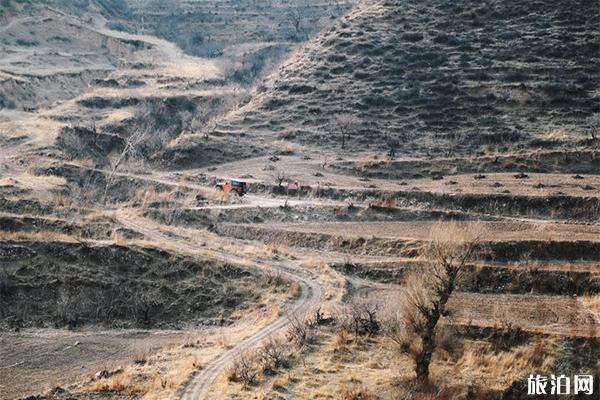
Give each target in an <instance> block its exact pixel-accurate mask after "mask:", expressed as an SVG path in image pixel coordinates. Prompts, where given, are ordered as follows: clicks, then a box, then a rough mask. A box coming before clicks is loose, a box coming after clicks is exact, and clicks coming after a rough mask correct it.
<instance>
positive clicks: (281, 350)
mask: <svg viewBox="0 0 600 400" xmlns="http://www.w3.org/2000/svg"><path fill="white" fill-rule="evenodd" d="M288 357H289V354H288V353H287V351H286V348H285V346H284V344H283V342H282V341H280V340H278V339H273V338H271V339H269V340H268V341H267V343H265V344H264V345H263V347H261V348H260V349H259V350H258V352H257V353H256V360H257V363H258V365H259V366H260V369H261V370H262V372H263V373H264V374H267V375H272V374H274V373H275V371H276V370H277V369H278V368H280V367H285V366H286V364H287V359H288Z"/></svg>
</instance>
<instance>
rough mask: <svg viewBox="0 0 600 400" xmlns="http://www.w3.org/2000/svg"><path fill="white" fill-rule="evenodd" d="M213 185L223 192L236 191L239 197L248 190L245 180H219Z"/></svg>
mask: <svg viewBox="0 0 600 400" xmlns="http://www.w3.org/2000/svg"><path fill="white" fill-rule="evenodd" d="M215 187H216V188H217V189H220V190H223V191H225V192H232V191H233V192H236V193H237V194H238V195H239V196H240V197H241V196H243V195H245V194H246V193H247V192H248V184H247V183H246V182H242V181H235V180H233V179H232V180H230V181H223V182H219V183H217V184H216V185H215Z"/></svg>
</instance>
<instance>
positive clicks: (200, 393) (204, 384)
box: [116, 214, 323, 400]
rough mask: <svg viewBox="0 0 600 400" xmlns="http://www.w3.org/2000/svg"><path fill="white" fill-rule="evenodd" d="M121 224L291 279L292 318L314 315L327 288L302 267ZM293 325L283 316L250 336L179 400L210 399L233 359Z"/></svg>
mask: <svg viewBox="0 0 600 400" xmlns="http://www.w3.org/2000/svg"><path fill="white" fill-rule="evenodd" d="M116 217H117V219H118V220H119V222H120V223H121V224H122V225H123V226H124V227H126V228H128V229H131V230H134V231H137V232H139V233H141V234H143V235H144V236H146V237H148V238H150V239H153V240H156V241H158V242H161V243H168V244H169V245H170V246H171V247H174V248H176V249H178V250H180V251H181V252H184V253H190V254H195V255H198V254H204V255H207V254H209V255H210V256H211V257H214V258H216V259H219V260H222V261H227V262H242V261H243V262H244V263H245V264H246V265H247V264H248V261H250V263H251V265H250V266H251V267H254V268H256V269H258V270H261V271H269V272H276V273H278V274H280V275H281V276H282V277H284V278H287V279H289V280H291V281H294V282H297V283H298V284H299V285H300V288H301V294H300V296H299V297H298V299H296V302H295V303H294V305H293V307H291V309H289V310H288V315H295V316H302V315H304V314H306V313H308V312H310V311H311V310H312V309H313V308H314V307H316V306H317V305H318V304H319V303H320V301H321V298H322V296H323V287H322V286H321V284H320V283H319V282H318V281H317V280H316V279H315V278H314V276H311V275H312V273H311V271H308V270H305V269H301V268H300V267H291V266H288V265H284V264H283V263H281V262H276V261H268V262H266V261H262V260H258V259H250V260H249V259H248V257H240V256H236V255H234V254H229V253H225V252H220V251H216V250H210V249H205V248H202V249H201V251H200V250H199V249H198V248H197V247H196V246H195V245H194V244H193V243H190V242H188V241H186V240H185V239H182V238H177V237H172V236H167V235H165V234H163V233H160V232H158V231H156V230H155V229H153V228H151V227H149V226H146V225H144V224H143V222H142V221H140V220H138V219H136V218H134V217H131V216H128V215H124V214H117V215H116ZM289 323H290V321H289V318H288V316H287V315H286V316H283V317H280V318H279V319H277V320H276V321H274V322H272V323H271V324H269V325H267V326H265V327H263V328H262V329H260V330H259V331H257V332H255V333H254V334H252V335H250V336H249V337H247V338H246V339H244V340H243V341H241V342H239V343H238V344H236V345H235V346H234V347H233V348H231V349H229V350H227V351H226V352H224V353H222V354H221V355H220V356H219V357H217V358H215V359H214V360H212V361H211V362H210V363H208V364H207V365H206V366H205V367H204V369H202V370H201V371H200V372H199V373H198V374H196V375H195V376H193V377H192V378H191V379H190V381H189V383H188V385H187V386H186V387H185V388H183V390H182V391H181V393H179V396H178V397H179V398H181V399H185V400H192V399H193V400H198V399H204V398H207V396H208V393H209V390H210V387H211V385H212V383H213V382H214V381H215V379H216V378H217V377H218V376H219V374H221V373H222V372H223V371H224V370H225V369H226V368H227V367H229V365H230V364H231V362H232V361H233V359H234V358H235V357H236V356H237V355H239V354H241V353H243V352H244V351H246V350H249V349H251V348H253V347H254V346H256V345H257V344H259V343H260V342H261V341H263V340H265V339H267V338H269V337H270V336H272V335H275V334H277V333H279V332H281V331H282V330H283V329H284V328H285V327H287V326H288V325H289Z"/></svg>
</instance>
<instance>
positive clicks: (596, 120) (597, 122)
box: [589, 114, 600, 141]
mask: <svg viewBox="0 0 600 400" xmlns="http://www.w3.org/2000/svg"><path fill="white" fill-rule="evenodd" d="M589 121H590V123H589V124H590V137H591V139H592V140H594V141H595V140H597V139H598V136H599V135H600V114H594V115H592V116H591V117H590V118H589Z"/></svg>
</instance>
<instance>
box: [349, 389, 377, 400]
mask: <svg viewBox="0 0 600 400" xmlns="http://www.w3.org/2000/svg"><path fill="white" fill-rule="evenodd" d="M377 399H379V396H375V395H374V394H373V393H371V392H370V391H369V389H367V388H366V387H365V386H363V385H352V386H347V387H343V388H342V391H341V393H340V400H377Z"/></svg>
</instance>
